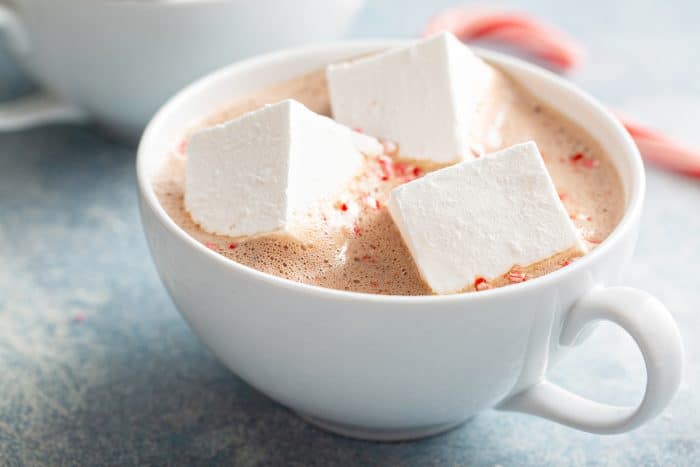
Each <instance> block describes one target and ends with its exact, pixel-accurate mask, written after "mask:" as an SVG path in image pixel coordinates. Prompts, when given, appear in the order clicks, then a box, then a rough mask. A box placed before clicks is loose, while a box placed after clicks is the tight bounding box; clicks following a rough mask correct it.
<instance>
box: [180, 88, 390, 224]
mask: <svg viewBox="0 0 700 467" xmlns="http://www.w3.org/2000/svg"><path fill="white" fill-rule="evenodd" d="M381 149H382V148H381V144H380V143H379V142H378V141H377V140H375V139H373V138H370V137H368V136H365V135H360V134H358V133H356V132H354V131H352V130H350V129H349V128H346V127H343V126H342V125H339V124H337V123H335V122H334V121H333V120H331V119H329V118H327V117H323V116H321V115H317V114H315V113H313V112H312V111H310V110H309V109H307V108H306V107H304V106H303V105H302V104H300V103H298V102H296V101H293V100H285V101H282V102H279V103H277V104H273V105H269V106H266V107H264V108H262V109H259V110H256V111H254V112H251V113H249V114H246V115H244V116H242V117H240V118H238V119H235V120H232V121H229V122H227V123H224V124H222V125H218V126H215V127H213V128H207V129H204V130H201V131H199V132H197V133H195V134H193V135H192V136H191V138H190V141H189V144H188V146H187V169H186V182H185V206H186V208H187V210H188V211H189V212H190V215H191V216H192V218H193V219H194V220H195V222H197V223H198V224H200V226H201V227H202V228H203V229H204V230H206V231H208V232H211V233H215V234H220V235H229V236H234V237H236V236H243V235H254V234H259V233H266V232H275V231H287V232H291V230H292V228H293V226H294V225H296V224H295V222H296V219H297V217H298V216H299V215H301V214H303V213H304V212H305V210H307V209H308V208H309V207H310V206H311V205H313V203H315V202H317V201H319V200H321V199H322V198H324V197H326V196H329V195H332V194H333V193H336V192H339V191H340V190H341V189H342V188H343V185H345V184H346V183H347V182H349V180H350V179H351V178H353V176H354V175H355V174H356V173H357V172H358V170H359V169H360V168H361V166H362V161H363V156H362V151H364V152H369V153H374V154H379V153H381Z"/></svg>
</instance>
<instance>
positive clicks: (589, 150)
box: [153, 71, 624, 295]
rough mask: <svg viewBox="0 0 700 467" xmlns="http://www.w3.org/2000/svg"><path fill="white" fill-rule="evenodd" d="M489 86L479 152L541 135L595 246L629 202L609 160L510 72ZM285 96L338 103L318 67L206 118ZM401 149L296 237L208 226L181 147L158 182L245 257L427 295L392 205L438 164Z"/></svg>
mask: <svg viewBox="0 0 700 467" xmlns="http://www.w3.org/2000/svg"><path fill="white" fill-rule="evenodd" d="M491 92H492V95H491V96H490V98H489V99H488V100H487V104H486V105H485V108H484V109H483V112H484V115H486V116H487V118H488V120H489V121H491V122H494V123H493V124H492V125H491V126H490V127H489V128H486V129H484V132H483V134H482V138H481V145H480V147H479V146H477V147H475V148H474V151H475V152H477V153H478V152H482V151H484V152H491V151H493V150H497V149H501V148H503V147H508V146H511V145H513V144H517V143H521V142H524V141H528V140H534V141H535V142H536V143H537V145H538V146H539V149H540V152H541V153H542V156H543V159H544V161H545V164H546V166H547V169H548V171H549V173H550V175H551V176H552V179H553V180H554V183H555V185H556V186H557V189H558V191H559V193H560V197H561V198H562V201H563V203H564V205H565V207H566V208H567V211H568V212H569V214H570V215H571V217H572V219H573V220H574V223H575V224H576V226H577V227H578V228H579V229H581V232H582V234H583V236H584V238H585V239H586V240H587V244H588V246H589V248H595V246H596V245H597V244H599V243H600V242H601V241H602V240H603V239H605V238H606V237H607V236H608V235H609V234H610V232H611V231H612V230H613V229H614V228H615V226H616V225H617V223H618V222H619V219H620V218H621V217H622V213H623V210H624V194H623V191H622V184H621V182H620V180H619V177H618V174H617V172H616V170H615V168H614V167H613V165H612V163H611V162H610V160H609V158H608V157H607V155H606V154H605V153H604V152H603V150H602V148H601V147H600V145H599V144H598V143H597V142H596V141H595V140H594V139H593V138H592V137H591V136H590V135H589V134H588V133H586V132H585V131H584V130H582V129H581V128H579V127H578V126H577V125H575V124H574V123H573V122H571V121H570V120H569V119H567V118H566V117H564V116H562V115H560V114H559V113H557V112H556V111H554V110H552V109H550V108H549V107H547V106H546V105H544V104H542V103H541V102H539V101H538V100H537V99H535V98H534V97H532V96H531V95H530V94H528V93H527V92H526V91H524V90H523V89H521V88H520V87H519V86H517V85H516V84H515V83H513V82H512V81H511V80H510V79H508V78H507V77H505V76H504V75H503V74H501V73H497V79H496V83H495V84H494V85H493V87H492V91H491ZM284 98H294V99H297V100H299V101H300V102H302V103H303V104H305V105H306V106H307V107H309V108H310V109H312V110H314V111H316V112H320V113H325V114H328V113H329V110H330V108H329V104H328V94H327V89H326V83H325V79H324V74H323V72H322V71H318V72H314V73H311V74H308V75H304V76H301V77H298V78H295V79H292V80H290V81H287V82H283V83H279V84H277V85H275V86H272V87H269V88H266V89H264V90H260V91H258V92H254V93H251V94H250V95H248V96H246V98H244V99H242V100H240V101H238V102H235V103H233V104H232V105H230V106H227V107H226V108H225V109H224V110H223V111H222V112H219V113H218V114H216V115H214V116H213V117H211V118H209V119H207V120H206V121H205V122H204V123H203V124H202V125H203V126H210V125H213V124H216V123H220V122H222V121H226V120H228V119H230V118H233V117H236V116H239V115H242V114H243V113H245V112H248V111H250V110H253V109H256V108H259V107H260V106H262V105H264V104H267V103H273V102H276V101H279V100H281V99H284ZM396 149H397V148H396V147H395V146H394V145H391V144H388V145H387V146H386V152H388V153H389V154H387V155H385V156H382V157H380V158H376V157H371V158H367V159H366V161H365V164H364V169H363V170H362V172H361V173H360V174H359V175H358V176H357V177H356V178H355V179H354V180H353V181H352V182H351V184H350V186H349V187H348V188H347V190H345V191H344V194H343V195H342V196H341V197H340V198H334V199H327V200H325V201H323V202H320V203H319V204H318V205H317V206H315V207H314V208H313V209H311V210H310V211H309V212H308V214H307V215H308V221H307V222H305V229H304V232H302V233H301V234H299V235H295V237H296V238H292V237H290V236H288V235H285V234H282V233H274V234H265V235H258V236H254V237H247V238H231V237H225V236H219V235H213V234H209V233H207V232H206V231H204V230H202V229H201V228H200V227H199V226H198V225H197V224H196V223H195V222H194V221H193V220H192V218H191V217H190V216H189V214H188V213H187V211H186V210H185V208H184V203H183V197H184V156H183V155H182V152H181V151H177V150H175V151H173V152H172V154H170V155H169V157H168V158H167V159H166V162H165V164H164V165H163V167H162V169H161V170H160V171H159V172H158V173H157V174H156V176H155V177H154V179H153V184H154V188H155V191H156V195H157V196H158V199H159V201H160V203H161V205H162V206H163V208H164V209H165V210H166V212H167V213H168V215H169V216H170V217H171V218H172V219H173V220H174V221H175V222H176V223H177V224H178V225H179V226H180V227H181V228H183V229H184V230H185V231H186V232H187V233H188V234H190V235H191V236H192V237H193V238H195V239H196V240H198V241H200V242H202V243H203V244H205V245H207V246H208V247H209V248H211V249H213V250H215V251H217V252H218V253H220V254H222V255H224V256H226V257H228V258H230V259H232V260H234V261H236V262H238V263H241V264H244V265H246V266H250V267H252V268H255V269H257V270H260V271H263V272H266V273H270V274H273V275H276V276H280V277H284V278H287V279H291V280H294V281H297V282H302V283H306V284H313V285H318V286H322V287H328V288H334V289H339V290H351V291H357V292H369V293H377V294H392V295H426V294H430V293H431V291H430V289H429V288H428V287H427V285H426V284H425V282H424V281H423V279H422V278H421V277H420V274H419V273H418V270H417V268H416V266H415V264H414V262H413V259H412V258H411V255H410V253H409V251H408V249H407V248H406V246H405V244H404V242H403V240H402V239H401V236H400V234H399V232H398V229H397V228H396V226H395V225H394V223H393V221H392V219H391V216H390V215H389V213H388V211H387V210H386V208H385V206H386V201H387V200H388V197H389V192H390V191H391V189H392V188H393V187H395V186H397V185H398V184H400V183H403V182H405V181H407V180H410V179H412V178H414V177H416V176H420V175H421V174H422V173H425V172H428V171H431V170H434V169H435V168H437V167H434V166H428V165H426V164H420V163H416V162H412V161H406V160H401V159H400V158H398V157H397V154H396ZM523 196H527V193H524V194H523ZM576 255H577V253H575V252H562V253H560V254H558V255H555V256H554V257H552V258H547V259H544V260H543V261H540V262H538V263H536V264H533V265H521V266H520V267H516V268H515V269H514V270H513V271H511V273H510V274H508V273H507V274H505V275H503V276H501V277H497V278H488V281H487V282H485V283H484V282H480V283H479V284H475V287H476V288H477V289H483V288H488V287H499V286H503V285H508V284H512V283H515V282H521V281H522V280H527V279H530V278H533V277H537V276H540V275H543V274H546V273H548V272H551V271H553V270H555V269H558V268H560V267H562V266H564V265H566V264H568V263H569V262H571V261H572V260H574V259H575V257H576ZM475 287H471V288H468V290H474V288H475Z"/></svg>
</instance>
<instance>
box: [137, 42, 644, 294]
mask: <svg viewBox="0 0 700 467" xmlns="http://www.w3.org/2000/svg"><path fill="white" fill-rule="evenodd" d="M409 42H411V40H410V39H409V40H405V39H398V40H397V39H377V40H345V41H335V42H330V43H326V44H315V45H308V46H301V47H294V48H288V49H282V50H280V51H276V52H272V53H267V54H262V55H257V56H254V57H251V58H248V59H245V60H241V61H237V62H234V63H232V64H229V65H226V66H224V67H221V68H219V69H217V70H214V71H212V72H210V73H208V74H206V75H204V76H202V77H201V78H199V79H197V80H195V81H194V82H192V83H191V84H189V85H188V86H186V87H185V88H183V89H181V90H180V91H178V92H177V93H176V94H175V95H174V96H172V97H171V98H170V99H169V100H168V101H167V102H166V103H165V104H163V105H162V106H161V107H160V109H159V110H158V111H157V112H156V114H155V115H154V116H153V117H152V118H151V120H150V121H149V123H148V125H147V126H146V129H145V131H144V133H143V135H142V137H141V140H140V143H139V146H138V151H137V156H136V177H137V184H138V189H139V195H140V198H141V200H142V203H141V206H142V209H143V207H147V208H148V209H151V210H152V211H153V213H154V214H155V217H156V219H157V220H158V222H160V223H161V225H162V226H163V227H164V228H165V229H166V230H167V231H169V232H170V233H171V234H173V235H175V236H176V237H177V238H178V239H179V240H180V241H181V242H182V243H184V244H186V245H187V246H188V247H191V248H193V249H194V251H195V252H197V253H198V254H203V255H205V257H207V258H209V259H210V260H212V261H215V262H218V263H219V265H221V266H223V267H226V268H230V269H233V270H234V271H235V272H237V273H241V274H248V275H250V276H251V277H252V278H254V279H256V280H260V281H262V282H265V283H267V284H269V285H272V286H277V287H280V288H283V289H288V290H291V291H294V292H298V293H306V294H311V295H316V297H317V298H327V299H333V300H343V301H344V300H353V301H364V300H366V301H372V302H383V303H408V302H422V303H437V302H443V303H444V302H451V301H463V300H465V301H478V300H488V299H490V298H492V297H493V298H495V297H500V296H504V295H507V294H513V293H518V292H520V291H522V292H526V291H532V290H536V289H543V288H547V287H551V286H552V285H553V284H554V283H555V282H556V281H558V280H559V279H560V278H561V277H564V276H565V275H568V274H575V273H576V271H578V270H579V269H583V268H587V267H589V266H590V265H592V264H593V263H594V262H596V261H597V260H598V259H599V258H601V257H603V256H604V255H606V254H608V253H609V252H610V251H611V250H613V249H614V248H615V247H616V246H617V245H618V243H620V242H621V241H623V237H624V234H625V232H626V230H628V229H629V228H632V226H633V224H634V222H635V220H637V219H638V218H639V217H640V215H641V209H642V204H643V201H644V191H645V184H646V180H645V172H644V166H643V163H642V158H641V155H640V153H639V150H638V148H637V146H636V145H635V144H634V141H633V140H632V138H631V136H630V135H629V133H628V132H627V131H626V130H625V128H624V127H623V126H622V124H621V123H620V122H619V121H618V120H617V119H616V118H615V117H614V116H613V115H612V113H611V112H610V111H609V110H607V109H606V108H605V107H604V106H603V105H602V104H601V103H600V102H599V101H598V100H597V99H595V98H594V97H593V96H591V95H590V94H588V93H587V92H585V91H583V90H582V89H580V88H579V87H578V86H576V85H574V84H573V83H571V82H569V81H567V80H565V79H564V78H562V77H560V76H558V75H556V74H554V73H552V72H550V71H548V70H545V69H544V68H542V67H539V66H537V65H533V64H531V63H528V62H526V61H524V60H521V59H518V58H515V57H511V56H509V55H506V54H502V53H499V52H493V51H487V50H483V49H480V48H478V47H470V48H471V49H472V50H474V52H475V53H476V54H477V55H478V56H479V57H481V58H484V59H486V60H488V61H493V62H495V63H497V64H505V65H507V66H510V67H516V68H521V69H524V70H526V71H527V72H529V73H532V74H535V75H538V76H539V77H542V78H545V79H547V80H549V81H551V82H553V83H554V84H555V85H556V86H559V87H561V88H563V89H564V90H565V91H566V92H567V93H570V94H573V95H575V96H576V97H578V98H579V99H582V100H584V101H585V102H586V103H587V104H588V105H590V106H591V107H592V108H593V109H594V110H595V112H596V113H597V118H599V119H600V121H601V123H604V124H606V125H608V127H610V128H611V129H612V130H614V133H615V134H616V136H617V137H619V138H621V141H623V142H624V144H625V146H626V150H625V151H623V152H625V153H626V155H625V157H626V158H627V159H629V160H628V162H629V163H630V164H629V169H628V170H629V171H631V172H632V173H631V175H632V178H631V183H630V189H629V193H628V196H627V203H626V206H625V211H624V214H623V216H622V218H621V219H620V221H619V222H618V224H617V225H616V226H615V229H614V230H613V231H612V232H611V233H610V235H608V236H607V237H606V238H605V240H604V241H603V242H602V243H601V244H600V245H598V246H597V247H596V248H595V249H594V250H593V251H590V252H588V253H586V254H585V255H584V256H582V257H581V258H580V259H579V260H577V261H575V262H573V263H572V264H570V265H568V266H566V267H564V268H560V269H558V270H556V271H552V272H550V273H547V274H545V275H543V276H539V277H536V278H534V279H531V280H528V281H525V282H522V283H519V284H512V285H510V286H507V287H498V288H495V289H490V290H484V291H480V292H479V293H467V292H460V293H454V294H447V295H380V294H371V293H367V292H355V291H347V290H338V289H331V288H326V287H321V286H318V285H312V284H304V283H301V282H296V281H293V280H291V279H286V278H283V277H278V276H275V275H272V274H269V273H265V272H262V271H259V270H257V269H255V268H252V267H250V266H246V265H243V264H240V263H237V262H236V261H233V260H232V259H229V258H227V257H225V256H223V255H220V254H219V253H216V252H214V251H212V250H210V249H209V248H207V247H206V246H205V245H203V244H201V243H200V242H198V241H197V240H195V239H194V238H193V237H191V236H190V235H189V234H188V233H187V232H185V231H184V230H183V229H182V228H181V227H180V226H179V225H177V224H176V223H175V221H173V220H172V219H171V218H170V216H168V214H167V213H166V212H165V210H164V209H163V207H162V206H161V204H160V202H159V201H158V199H157V197H156V195H155V190H154V189H153V185H152V183H151V180H150V178H149V175H150V174H148V170H147V164H146V161H147V160H148V158H149V154H148V153H147V152H146V148H147V147H148V146H149V144H148V143H149V141H150V140H152V139H155V138H156V137H157V135H158V133H157V131H158V127H159V126H160V122H161V121H163V120H166V119H167V118H168V116H169V115H170V114H171V113H172V112H173V111H176V110H177V109H178V108H179V107H180V106H181V105H183V104H184V103H186V102H187V101H188V100H189V99H190V96H191V95H193V94H197V93H198V92H199V91H200V90H202V89H204V88H206V87H208V86H210V85H211V84H212V83H214V82H217V81H220V80H227V79H230V78H229V76H230V75H234V76H235V75H237V74H240V73H245V70H246V69H249V68H259V67H263V66H267V65H272V64H274V63H275V62H278V61H281V60H284V59H286V58H289V57H294V56H300V57H301V56H308V55H314V54H319V53H323V52H328V51H332V50H335V49H338V50H345V49H349V48H358V49H359V48H364V49H372V48H376V49H377V50H381V49H387V48H389V47H395V46H398V45H402V44H406V43H409ZM193 117H194V116H193ZM175 136H176V137H177V135H175ZM176 137H175V138H174V140H175V139H176ZM616 169H617V170H618V171H620V168H619V167H616ZM142 223H143V213H142Z"/></svg>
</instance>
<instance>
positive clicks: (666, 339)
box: [499, 287, 683, 434]
mask: <svg viewBox="0 0 700 467" xmlns="http://www.w3.org/2000/svg"><path fill="white" fill-rule="evenodd" d="M601 320H606V321H611V322H613V323H615V324H617V325H618V326H620V327H621V328H622V329H624V330H625V331H626V332H627V333H628V334H629V335H630V336H632V338H633V339H634V340H635V342H636V343H637V346H638V347H639V349H640V350H641V352H642V356H643V357H644V363H645V365H646V372H647V382H646V390H645V392H644V398H643V399H642V402H641V403H640V404H639V405H638V406H637V407H621V406H614V405H608V404H601V403H599V402H595V401H592V400H590V399H586V398H584V397H581V396H579V395H577V394H574V393H572V392H569V391H567V390H566V389H564V388H562V387H561V386H558V385H556V384H554V383H551V382H549V381H547V380H546V379H545V380H542V381H540V382H539V383H536V384H535V385H534V386H531V387H530V388H528V389H525V390H524V391H523V392H520V393H518V394H516V395H515V396H513V397H511V398H510V399H508V400H507V401H506V402H505V403H503V404H502V405H500V406H499V409H501V410H507V411H514V412H523V413H527V414H531V415H537V416H538V417H542V418H546V419H548V420H552V421H554V422H557V423H561V424H563V425H566V426H570V427H572V428H577V429H579V430H583V431H588V432H591V433H598V434H613V433H623V432H626V431H630V430H633V429H635V428H637V427H639V426H641V425H643V424H644V423H646V422H647V421H649V420H651V419H652V418H654V417H656V416H657V415H658V414H659V413H661V411H663V410H664V408H666V406H667V405H668V403H669V402H670V401H671V399H672V398H673V396H674V395H675V394H676V391H677V390H678V386H679V385H680V381H681V374H682V366H683V345H682V343H681V336H680V333H679V332H678V327H677V326H676V323H675V321H674V320H673V317H672V316H671V313H669V311H668V310H667V309H666V307H665V306H664V305H663V304H662V303H661V302H660V301H659V300H657V299H656V298H654V297H653V296H651V295H649V294H648V293H646V292H642V291H640V290H636V289H632V288H628V287H610V288H597V289H593V290H592V291H590V292H589V293H588V294H586V295H585V296H584V297H583V298H581V299H580V300H578V301H577V302H576V304H575V305H574V306H573V308H572V309H571V311H570V312H569V315H568V316H567V318H566V321H565V323H564V325H563V328H562V331H561V335H560V343H561V344H562V345H565V346H570V345H573V344H574V343H576V340H577V338H578V337H579V336H580V335H581V333H582V331H583V330H584V328H586V327H587V326H588V325H590V324H592V323H595V322H596V321H601Z"/></svg>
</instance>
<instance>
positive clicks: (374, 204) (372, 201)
mask: <svg viewBox="0 0 700 467" xmlns="http://www.w3.org/2000/svg"><path fill="white" fill-rule="evenodd" d="M365 203H366V204H367V206H368V207H370V208H372V209H381V207H382V205H381V203H380V202H379V200H378V199H377V198H375V197H374V196H371V195H370V196H367V197H366V198H365Z"/></svg>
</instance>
